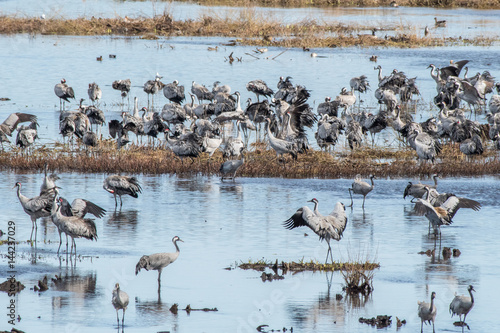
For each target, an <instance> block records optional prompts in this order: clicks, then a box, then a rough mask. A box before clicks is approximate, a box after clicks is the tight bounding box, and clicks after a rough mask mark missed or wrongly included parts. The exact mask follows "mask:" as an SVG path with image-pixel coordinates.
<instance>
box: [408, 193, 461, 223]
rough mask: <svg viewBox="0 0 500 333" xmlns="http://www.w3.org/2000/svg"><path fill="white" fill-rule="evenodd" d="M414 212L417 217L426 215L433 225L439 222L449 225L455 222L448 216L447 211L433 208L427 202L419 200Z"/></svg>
mask: <svg viewBox="0 0 500 333" xmlns="http://www.w3.org/2000/svg"><path fill="white" fill-rule="evenodd" d="M414 211H415V213H416V214H417V215H421V216H422V215H425V217H427V219H428V220H429V221H434V222H432V223H436V222H438V224H446V225H449V224H451V223H452V222H453V221H452V220H451V218H452V216H450V215H449V214H448V211H447V210H446V209H444V208H442V207H433V206H432V205H431V204H430V203H429V202H428V201H427V200H423V199H417V202H416V203H415V208H414Z"/></svg>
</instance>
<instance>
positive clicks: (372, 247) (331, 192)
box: [0, 172, 500, 332]
mask: <svg viewBox="0 0 500 333" xmlns="http://www.w3.org/2000/svg"><path fill="white" fill-rule="evenodd" d="M60 176H61V180H60V182H59V184H60V186H61V187H62V188H63V189H62V190H61V193H60V194H61V195H62V196H64V197H66V198H67V199H68V200H70V201H71V200H72V199H74V198H76V197H82V198H87V199H90V200H92V201H93V202H95V203H97V204H99V205H100V206H102V207H103V208H105V209H107V210H108V211H107V214H106V216H105V217H104V218H102V219H98V220H96V225H97V232H98V236H99V238H98V240H97V241H96V242H91V241H88V240H82V239H78V240H77V241H76V242H77V249H78V250H77V251H78V254H79V255H78V258H77V259H76V261H75V260H74V259H73V260H69V258H68V256H66V255H65V254H63V255H62V256H61V257H58V256H57V255H56V251H57V246H58V237H57V230H56V228H55V226H54V225H53V223H52V222H51V221H48V220H44V221H39V228H38V240H39V242H38V246H37V249H36V250H34V249H31V248H30V246H29V245H28V244H26V243H24V242H23V243H22V244H20V245H18V247H17V256H18V257H17V259H16V268H15V269H16V277H17V278H18V279H19V280H20V281H22V282H23V283H24V284H25V285H26V289H25V290H23V291H22V292H21V293H19V294H18V295H17V296H16V297H15V299H16V302H17V306H18V308H17V309H18V314H19V315H20V316H21V321H20V322H17V321H16V328H19V329H22V330H25V331H26V332H33V331H37V332H53V331H55V330H57V331H63V332H64V331H68V332H86V331H89V330H92V331H93V332H110V331H113V330H116V313H115V310H114V308H113V307H112V305H111V291H112V288H113V287H114V284H115V283H116V282H119V283H120V285H121V288H122V289H123V290H125V291H126V292H127V293H128V294H129V296H130V304H129V307H128V310H127V312H126V318H125V331H126V332H141V331H144V329H146V328H147V330H148V331H153V332H157V331H171V332H192V331H197V332H201V331H202V332H254V331H255V329H256V327H257V326H259V325H264V324H267V325H269V328H270V329H271V328H274V329H281V328H283V327H286V328H291V327H293V328H294V331H295V332H296V331H299V332H311V331H316V332H329V331H331V330H332V329H334V330H339V331H342V332H347V331H349V332H372V331H374V330H375V328H372V327H370V326H368V325H365V324H360V323H359V322H358V318H359V317H368V318H371V317H374V316H376V315H383V314H385V315H391V316H393V318H392V319H393V324H392V326H391V328H390V330H393V329H395V326H396V323H395V321H396V316H397V317H398V318H400V319H406V321H407V324H406V325H405V326H403V328H402V330H404V331H408V332H415V331H417V329H418V328H419V325H420V320H419V318H418V317H417V311H416V310H417V301H418V300H427V301H428V299H429V298H430V293H431V292H432V291H435V292H436V293H437V298H436V304H437V309H438V314H437V319H436V328H437V331H457V332H458V331H459V330H460V328H455V327H454V326H453V322H454V321H455V319H454V318H453V319H452V318H450V316H449V313H448V306H449V303H450V302H451V300H452V298H453V295H454V293H455V292H458V293H460V294H464V293H466V288H467V286H468V285H470V284H472V285H473V286H474V288H475V289H476V290H477V293H476V294H475V296H476V305H475V306H474V308H473V309H472V311H471V313H470V315H469V316H468V317H467V323H468V324H469V326H470V327H471V331H472V332H485V331H491V330H494V328H495V327H497V323H496V321H495V319H494V318H495V317H494V313H495V309H496V307H495V304H496V300H497V299H498V297H499V296H500V295H499V290H498V288H497V287H496V283H497V282H496V280H497V279H496V276H497V275H498V274H499V272H498V267H497V265H496V264H495V263H494V262H493V261H492V260H491V258H492V255H493V254H494V253H496V251H498V250H499V247H498V245H497V241H496V240H497V239H498V237H499V236H500V235H499V232H500V231H499V229H498V228H497V226H496V224H497V216H498V214H500V210H499V208H498V205H497V203H498V200H499V198H498V196H497V195H496V193H498V192H499V185H498V184H499V181H498V179H497V178H480V179H474V180H472V179H443V180H441V181H440V183H439V185H438V189H439V190H440V191H446V192H453V193H456V194H457V195H459V196H464V197H468V198H473V199H475V200H477V201H479V202H480V203H481V204H482V209H481V210H480V211H479V212H474V211H472V210H470V209H461V210H460V211H459V212H458V213H457V216H456V217H455V218H454V223H453V224H452V225H451V226H445V227H443V228H442V241H441V249H440V247H439V243H438V244H436V245H435V242H434V239H433V238H428V236H427V220H426V219H425V217H421V216H415V215H414V214H413V213H412V210H413V204H411V203H410V202H409V200H408V199H407V200H403V195H402V194H403V190H404V187H405V186H406V184H407V180H406V179H394V180H389V179H381V180H376V181H375V189H374V190H373V192H372V193H370V194H369V195H368V197H367V199H366V204H365V209H364V210H363V209H362V208H361V201H362V198H361V197H358V196H356V197H355V198H354V207H353V208H352V209H350V208H347V216H348V224H347V228H346V230H345V233H344V238H343V239H342V240H341V241H340V242H338V243H337V242H335V241H333V242H332V249H333V256H334V260H336V261H349V260H354V259H356V258H358V257H360V258H368V259H370V260H372V261H375V262H379V263H380V268H379V269H377V270H376V271H375V276H374V280H373V287H374V291H373V293H372V294H371V295H370V296H369V297H363V296H359V297H353V296H349V295H346V294H345V293H344V292H343V291H342V287H343V286H344V280H343V278H342V275H341V273H340V272H334V273H324V272H322V273H320V272H316V273H310V272H309V273H308V272H305V273H296V274H291V273H287V274H285V275H284V277H285V279H284V280H278V281H272V282H265V283H264V282H262V280H261V278H260V275H261V273H260V272H256V271H251V270H249V271H243V270H241V269H239V268H235V266H236V265H237V264H239V263H241V262H243V261H249V260H253V261H257V260H260V259H262V258H264V259H266V260H269V261H274V260H276V259H278V260H279V261H281V260H283V261H300V260H304V261H309V260H318V261H320V262H322V261H323V260H324V257H325V254H326V250H327V247H326V245H325V243H320V242H319V241H318V239H317V237H316V235H314V234H313V232H312V231H311V230H309V229H307V228H299V229H294V230H291V231H290V230H286V229H285V228H284V227H283V226H282V222H283V221H284V220H286V219H287V218H289V217H290V216H291V215H292V214H293V213H295V211H296V209H298V208H299V207H301V206H303V205H306V204H307V203H306V200H309V199H311V198H313V197H315V198H317V199H318V200H319V203H320V206H319V210H320V211H321V212H322V213H324V214H326V213H327V212H329V211H330V210H331V209H332V207H333V205H334V204H335V202H337V201H341V202H344V203H345V204H346V205H347V204H349V195H348V192H347V188H348V187H349V186H350V184H351V180H280V179H248V178H243V179H239V180H237V181H236V182H234V183H233V182H228V183H221V182H220V181H219V180H218V179H215V178H203V177H195V178H192V179H181V178H177V177H174V176H161V177H151V176H148V175H139V180H140V181H141V183H142V185H143V194H141V195H140V196H139V198H138V199H133V198H131V197H126V198H125V197H124V204H123V208H122V209H121V210H117V211H114V200H113V197H112V195H109V194H108V193H107V192H105V191H104V190H103V189H102V181H103V179H104V178H105V177H106V175H102V174H88V175H83V174H61V175H60ZM1 178H2V185H1V191H2V193H4V194H3V198H4V199H3V200H4V203H5V204H4V209H3V216H4V222H2V227H1V229H2V230H4V231H5V230H6V227H5V226H6V221H8V220H12V221H15V222H16V227H17V233H16V238H17V239H18V240H20V241H24V240H26V239H29V236H30V225H31V223H30V221H29V218H28V216H27V215H26V214H25V213H24V212H23V210H22V208H21V205H20V204H19V202H18V200H17V198H16V196H15V190H11V187H12V185H13V184H14V183H15V182H17V181H19V182H21V183H22V184H24V187H23V193H24V194H26V195H28V196H30V195H33V194H34V193H36V192H37V191H38V189H39V186H40V184H41V178H42V177H41V175H39V174H21V175H17V174H13V173H9V172H3V173H1ZM408 180H410V179H408ZM427 182H428V181H427ZM193 207H196V208H195V209H193ZM305 234H308V235H309V236H307V237H306V236H305ZM175 235H178V236H179V237H181V238H182V239H183V240H184V243H179V245H180V255H179V258H178V260H177V261H176V262H175V263H173V264H172V265H171V266H169V267H167V268H166V269H165V270H164V272H163V274H162V288H161V292H160V294H158V293H157V273H156V271H151V272H147V271H144V270H143V271H141V272H140V273H139V274H138V275H137V276H135V275H134V269H135V264H136V263H137V262H138V260H139V258H140V257H141V256H142V255H143V254H151V253H155V252H173V251H174V247H173V244H172V243H171V239H172V237H173V236H175ZM2 239H3V238H2ZM63 246H64V245H63ZM444 247H450V248H452V249H459V250H460V251H461V255H460V256H459V257H451V258H447V259H445V258H443V255H442V254H441V251H442V249H443V248H444ZM5 249H6V245H3V246H2V252H4V250H5ZM433 249H435V256H433V257H428V256H427V255H422V254H419V252H421V251H424V252H425V251H427V250H433ZM5 265H6V259H5V258H2V266H3V267H5ZM228 267H231V268H233V269H231V270H226V269H225V268H228ZM278 273H279V274H281V272H278ZM56 274H57V275H58V276H60V277H61V278H62V281H61V282H58V283H53V282H51V278H55V275H56ZM44 276H47V277H48V278H49V279H48V281H49V290H47V291H45V292H34V291H33V290H30V289H29V288H32V287H33V286H34V285H35V284H37V281H38V280H41V279H43V277H44ZM336 294H341V295H343V298H342V300H337V299H336ZM8 301H9V298H8V297H7V295H6V293H1V294H0V304H4V305H5V304H7V302H8ZM174 303H177V304H178V306H179V309H184V308H185V307H186V306H187V305H188V304H189V305H190V306H191V308H214V307H215V308H217V309H218V311H217V312H191V313H190V314H188V313H186V312H185V311H183V310H179V312H178V314H176V315H174V314H173V313H171V312H170V311H169V309H170V307H171V306H172V305H173V304H174ZM120 316H121V312H120ZM1 326H2V327H7V326H8V325H7V323H6V322H3V323H2V325H1Z"/></svg>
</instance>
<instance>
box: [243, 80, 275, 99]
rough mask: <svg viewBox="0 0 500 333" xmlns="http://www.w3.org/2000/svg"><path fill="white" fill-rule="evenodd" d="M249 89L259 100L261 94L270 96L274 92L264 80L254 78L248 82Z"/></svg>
mask: <svg viewBox="0 0 500 333" xmlns="http://www.w3.org/2000/svg"><path fill="white" fill-rule="evenodd" d="M246 87H247V90H248V91H251V92H253V93H254V94H255V96H257V102H258V101H259V96H260V95H262V96H264V97H270V96H272V95H273V94H274V92H273V90H272V89H271V88H269V87H268V86H267V84H266V83H265V82H264V81H262V80H253V81H250V82H248V83H247V85H246Z"/></svg>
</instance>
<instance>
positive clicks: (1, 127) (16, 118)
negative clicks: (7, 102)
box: [0, 112, 37, 149]
mask: <svg viewBox="0 0 500 333" xmlns="http://www.w3.org/2000/svg"><path fill="white" fill-rule="evenodd" d="M28 121H30V122H32V123H33V122H36V121H37V117H36V116H35V115H32V114H28V113H22V112H15V113H11V114H10V115H9V116H8V117H7V119H5V120H4V121H3V123H2V124H0V143H1V144H2V149H3V143H4V142H10V140H9V138H8V137H7V136H12V133H13V132H14V131H15V130H16V128H17V125H19V124H20V123H24V122H28Z"/></svg>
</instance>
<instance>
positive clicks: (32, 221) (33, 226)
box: [30, 219, 35, 246]
mask: <svg viewBox="0 0 500 333" xmlns="http://www.w3.org/2000/svg"><path fill="white" fill-rule="evenodd" d="M33 230H35V220H33V219H31V236H30V243H31V246H33Z"/></svg>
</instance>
